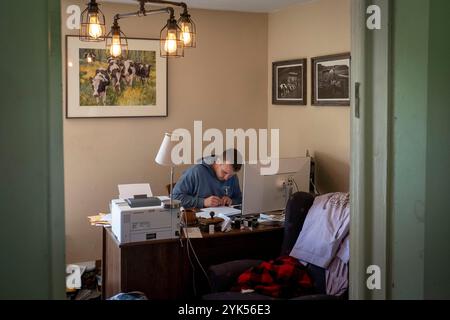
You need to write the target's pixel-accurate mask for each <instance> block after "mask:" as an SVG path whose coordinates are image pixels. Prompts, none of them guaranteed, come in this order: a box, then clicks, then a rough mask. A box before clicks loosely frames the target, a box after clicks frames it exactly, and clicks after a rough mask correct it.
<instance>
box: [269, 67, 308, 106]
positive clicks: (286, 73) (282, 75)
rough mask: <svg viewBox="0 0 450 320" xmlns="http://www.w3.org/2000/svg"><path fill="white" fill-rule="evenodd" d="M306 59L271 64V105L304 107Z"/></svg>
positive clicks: (305, 100)
mask: <svg viewBox="0 0 450 320" xmlns="http://www.w3.org/2000/svg"><path fill="white" fill-rule="evenodd" d="M307 71H308V70H307V59H297V60H286V61H278V62H273V63H272V104H274V105H301V106H305V105H306V103H307V101H308V99H307V90H306V81H307V76H306V75H307Z"/></svg>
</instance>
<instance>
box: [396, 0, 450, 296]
mask: <svg viewBox="0 0 450 320" xmlns="http://www.w3.org/2000/svg"><path fill="white" fill-rule="evenodd" d="M449 12H450V1H448V0H395V2H394V14H393V30H392V59H393V60H392V61H393V63H392V66H393V78H392V81H393V82H392V85H393V92H392V94H393V95H392V112H393V114H392V116H393V117H392V118H393V122H392V127H391V130H392V141H391V151H392V159H391V160H392V167H391V172H392V181H391V191H392V200H391V212H390V213H391V228H390V238H391V241H390V265H391V284H392V287H391V289H390V294H389V297H390V298H393V299H424V298H426V299H428V298H447V299H448V298H450V274H449V272H448V270H450V201H449V199H450V197H449V196H448V190H450V185H449V181H450V174H449V164H450V129H449V128H450V123H449V121H450V102H449V101H450V88H449V84H450V80H449V79H450V61H449V57H450V41H449V38H448V32H449V31H450V21H449V19H448V13H449Z"/></svg>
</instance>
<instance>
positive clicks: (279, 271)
mask: <svg viewBox="0 0 450 320" xmlns="http://www.w3.org/2000/svg"><path fill="white" fill-rule="evenodd" d="M312 288H313V284H312V281H311V278H310V277H309V275H308V274H307V272H306V269H305V267H304V266H303V265H302V264H301V263H299V262H298V260H297V259H295V258H292V257H289V256H284V257H279V258H277V259H275V260H271V261H269V262H262V263H261V264H260V265H258V266H256V267H252V268H250V269H249V270H247V271H245V272H244V273H243V274H241V275H240V276H239V278H238V280H237V284H236V285H235V286H234V287H233V288H232V291H237V292H242V290H249V289H250V290H254V291H256V292H258V293H261V294H264V295H268V296H271V297H274V298H284V299H288V298H292V297H298V296H301V295H305V294H309V293H311V292H312Z"/></svg>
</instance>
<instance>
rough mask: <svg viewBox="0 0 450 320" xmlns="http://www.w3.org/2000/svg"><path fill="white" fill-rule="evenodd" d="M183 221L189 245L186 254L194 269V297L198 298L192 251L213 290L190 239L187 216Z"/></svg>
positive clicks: (193, 269) (184, 216) (184, 215)
mask: <svg viewBox="0 0 450 320" xmlns="http://www.w3.org/2000/svg"><path fill="white" fill-rule="evenodd" d="M183 219H184V220H181V222H182V223H181V225H182V227H183V228H184V229H185V230H186V232H185V236H186V244H187V246H186V253H187V256H188V260H189V264H190V265H191V267H192V285H193V288H192V289H193V292H194V296H197V288H196V281H195V264H194V262H193V261H192V258H191V255H190V250H192V253H193V254H194V257H195V260H196V261H197V263H198V265H199V266H200V268H201V270H202V272H203V274H204V275H205V277H206V280H208V285H209V287H210V289H212V285H211V280H210V279H209V277H208V274H207V273H206V271H205V269H204V268H203V265H202V264H201V262H200V259H199V258H198V256H197V254H196V252H195V249H194V246H193V245H192V242H191V239H190V238H189V232H188V231H187V228H188V223H187V217H186V214H183ZM180 240H181V237H180ZM181 246H183V243H182V242H181ZM189 249H190V250H189Z"/></svg>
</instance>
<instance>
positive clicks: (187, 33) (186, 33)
mask: <svg viewBox="0 0 450 320" xmlns="http://www.w3.org/2000/svg"><path fill="white" fill-rule="evenodd" d="M181 38H182V39H181V40H183V43H184V45H185V46H189V45H190V44H191V42H192V36H191V30H190V28H189V24H187V23H183V24H182V25H181Z"/></svg>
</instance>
